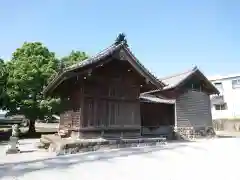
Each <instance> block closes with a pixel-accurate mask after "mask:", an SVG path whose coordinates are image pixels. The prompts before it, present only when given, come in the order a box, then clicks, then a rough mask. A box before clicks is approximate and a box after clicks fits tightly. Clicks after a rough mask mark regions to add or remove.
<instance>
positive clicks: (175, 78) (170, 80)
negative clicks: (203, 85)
mask: <svg viewBox="0 0 240 180" xmlns="http://www.w3.org/2000/svg"><path fill="white" fill-rule="evenodd" d="M195 72H198V73H200V74H201V75H202V76H203V77H204V78H205V79H206V81H207V82H208V83H209V84H210V86H211V87H212V89H213V91H214V92H215V94H218V93H219V91H218V90H217V88H216V87H215V86H214V85H213V84H212V83H211V82H210V81H209V80H208V79H207V78H206V77H205V76H204V75H203V74H202V72H201V71H200V70H199V69H198V68H197V66H195V67H194V68H192V69H190V70H188V71H185V72H183V73H178V74H175V75H172V76H168V77H164V78H159V80H160V81H162V82H163V83H164V84H166V86H165V87H163V89H157V90H152V91H148V92H145V93H144V94H151V93H156V92H160V91H165V90H168V89H172V88H175V87H177V86H178V85H180V84H181V83H182V82H184V81H185V80H186V79H187V78H188V77H189V76H191V75H192V74H193V73H195Z"/></svg>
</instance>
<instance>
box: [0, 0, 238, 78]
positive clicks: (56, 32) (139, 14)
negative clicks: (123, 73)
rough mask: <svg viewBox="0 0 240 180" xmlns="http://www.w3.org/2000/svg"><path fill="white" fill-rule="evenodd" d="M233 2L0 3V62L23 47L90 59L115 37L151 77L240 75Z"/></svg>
mask: <svg viewBox="0 0 240 180" xmlns="http://www.w3.org/2000/svg"><path fill="white" fill-rule="evenodd" d="M239 8H240V1H237V0H236V1H234V0H231V1H226V0H198V1H197V0H181V1H179V0H171V1H170V0H148V1H144V0H121V1H112V0H101V1H99V0H36V1H31V0H21V1H16V0H8V1H1V2H0V23H1V28H0V42H1V44H0V57H2V58H4V59H9V58H10V57H11V54H12V52H13V51H14V50H15V49H16V48H18V47H20V46H21V45H22V43H23V42H24V41H41V42H43V43H44V44H45V45H46V46H48V48H49V49H50V50H51V51H54V52H56V54H57V55H58V56H64V55H67V54H68V53H69V52H70V51H71V50H82V51H86V52H87V53H89V54H90V55H93V54H94V53H97V52H98V51H99V50H101V49H104V48H106V47H107V46H109V45H110V44H111V43H113V41H114V40H115V38H116V36H117V34H118V33H119V32H124V33H125V34H126V35H127V39H128V43H129V45H130V47H131V49H132V51H133V52H134V54H135V55H136V56H137V58H138V59H139V60H140V61H141V62H143V63H144V64H145V65H146V67H148V68H149V69H150V70H151V71H152V72H153V73H155V74H156V75H157V76H165V75H169V74H172V73H176V72H181V71H184V70H187V69H189V68H191V67H193V66H194V65H197V66H198V67H199V68H200V69H201V70H202V71H203V72H204V73H205V74H207V75H217V74H220V75H227V74H232V73H238V72H240V69H239V67H240V60H239V58H240V22H239V18H240V11H239Z"/></svg>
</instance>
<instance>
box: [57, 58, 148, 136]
mask: <svg viewBox="0 0 240 180" xmlns="http://www.w3.org/2000/svg"><path fill="white" fill-rule="evenodd" d="M63 86H65V89H64V93H62V94H64V98H65V99H68V100H66V102H67V103H65V106H66V107H65V110H64V112H63V113H62V114H61V120H60V127H68V129H70V128H71V129H73V130H79V132H80V133H79V134H80V136H82V137H93V136H95V137H96V136H99V135H101V134H108V135H109V136H112V135H114V136H118V137H119V136H120V135H123V136H124V135H126V136H140V133H141V117H140V100H139V95H140V92H142V91H145V90H146V89H147V90H150V89H151V88H152V85H151V84H150V83H149V82H148V81H146V79H145V78H144V77H142V76H140V75H139V74H138V73H137V72H136V71H135V70H134V69H133V68H132V67H131V65H130V64H129V63H128V62H127V61H124V60H121V61H120V60H113V61H111V62H109V63H107V64H104V65H103V66H99V67H98V68H97V69H94V70H92V69H89V73H87V74H83V75H81V76H80V75H79V76H78V77H74V78H72V79H71V80H68V82H67V83H65V85H63Z"/></svg>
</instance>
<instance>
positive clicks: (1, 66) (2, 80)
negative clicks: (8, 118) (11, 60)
mask: <svg viewBox="0 0 240 180" xmlns="http://www.w3.org/2000/svg"><path fill="white" fill-rule="evenodd" d="M7 76H8V73H7V68H6V64H5V63H4V61H3V60H2V59H0V109H1V108H4V104H5V103H4V102H5V100H6V82H7Z"/></svg>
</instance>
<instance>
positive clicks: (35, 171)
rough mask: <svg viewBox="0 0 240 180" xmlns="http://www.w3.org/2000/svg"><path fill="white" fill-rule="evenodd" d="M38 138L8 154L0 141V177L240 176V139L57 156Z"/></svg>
mask: <svg viewBox="0 0 240 180" xmlns="http://www.w3.org/2000/svg"><path fill="white" fill-rule="evenodd" d="M37 141H38V140H36V139H34V140H21V141H20V148H21V150H22V151H25V152H23V153H21V154H14V155H7V156H6V155H5V154H4V148H5V146H6V145H1V146H0V179H4V180H7V179H9V180H10V179H11V180H14V179H17V180H32V179H35V180H42V179H52V180H66V179H71V180H75V179H81V180H93V179H99V180H101V179H106V178H107V179H113V180H115V179H116V180H118V179H121V180H122V179H129V180H130V179H138V180H142V179H153V178H154V179H155V178H158V179H161V180H190V179H191V180H192V179H194V180H200V179H201V180H203V179H204V180H208V179H209V180H210V179H211V180H212V179H218V180H226V179H231V180H235V179H236V180H239V179H240V174H239V173H238V171H239V168H238V166H237V165H235V163H237V162H239V160H240V157H239V151H240V139H238V138H218V139H211V140H201V141H198V142H189V143H169V144H168V145H166V146H164V147H140V148H126V149H121V150H107V151H106V150H105V151H104V150H101V151H97V152H89V153H83V154H75V155H66V156H59V157H55V156H54V155H53V154H50V153H47V152H39V151H36V148H35V147H34V143H36V142H37Z"/></svg>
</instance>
